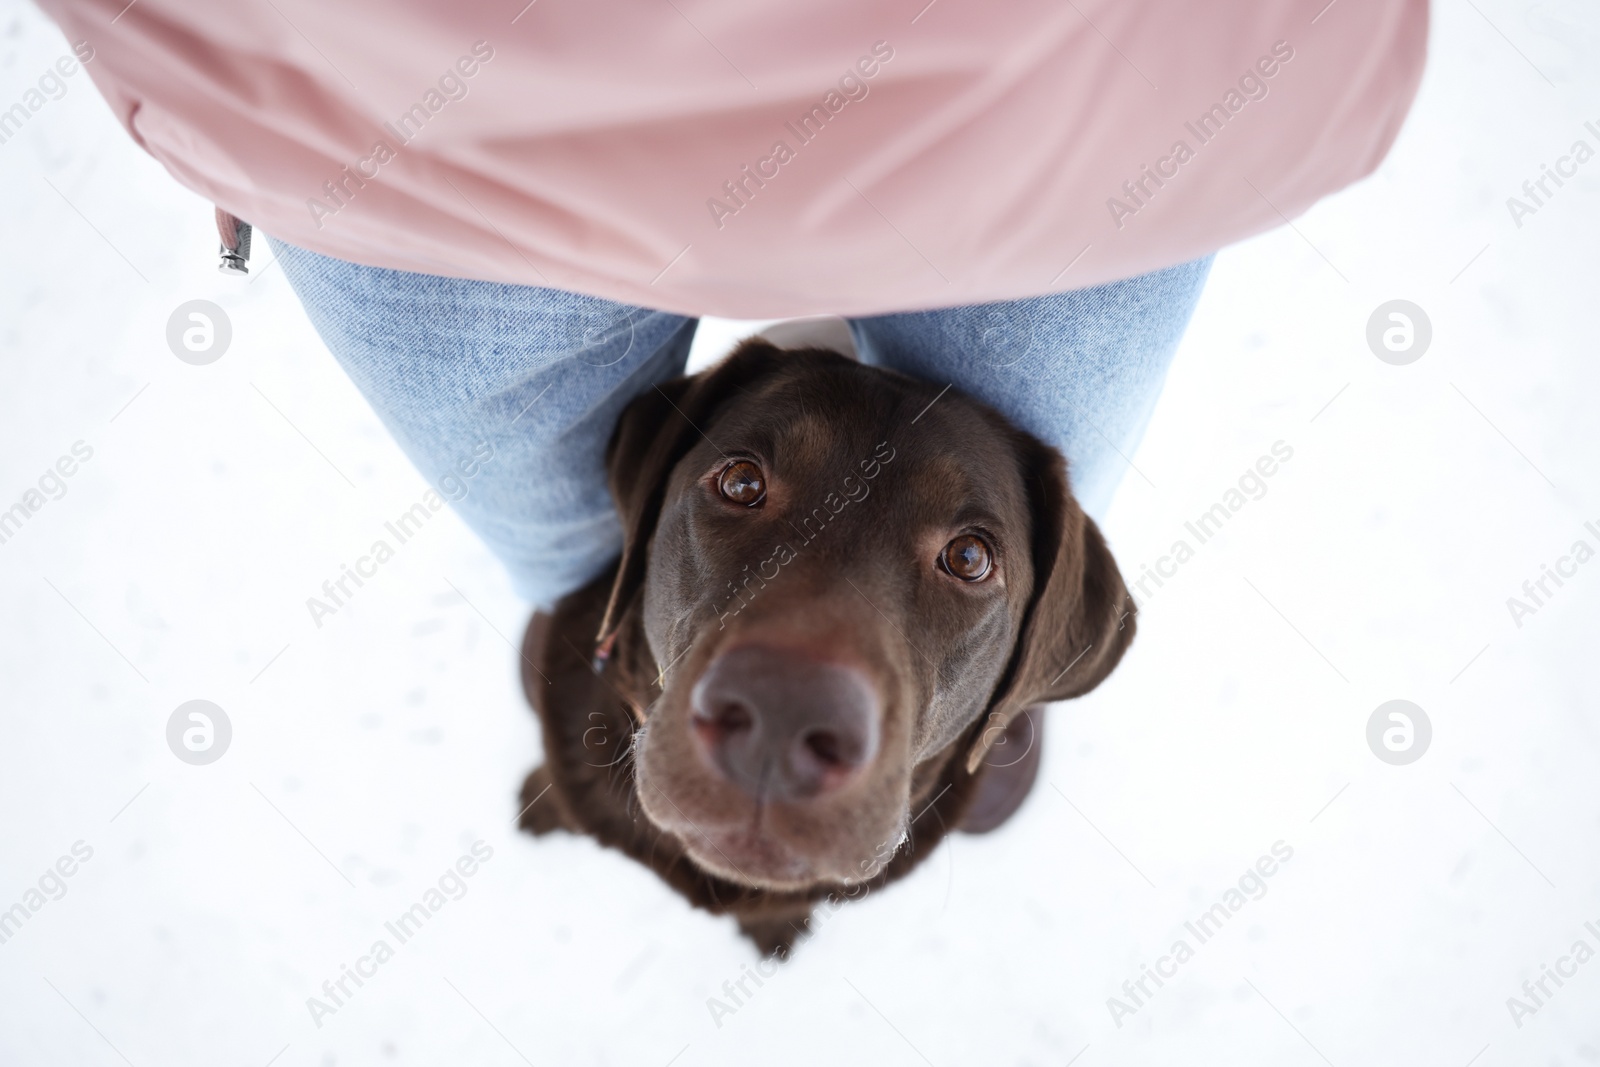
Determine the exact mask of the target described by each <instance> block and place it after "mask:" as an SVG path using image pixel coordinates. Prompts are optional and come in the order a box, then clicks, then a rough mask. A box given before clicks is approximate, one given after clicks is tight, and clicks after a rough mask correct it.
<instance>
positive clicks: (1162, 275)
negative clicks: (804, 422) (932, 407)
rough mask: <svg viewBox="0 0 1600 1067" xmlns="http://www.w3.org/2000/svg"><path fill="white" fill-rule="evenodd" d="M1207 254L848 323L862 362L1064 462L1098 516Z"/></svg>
mask: <svg viewBox="0 0 1600 1067" xmlns="http://www.w3.org/2000/svg"><path fill="white" fill-rule="evenodd" d="M1211 259H1212V257H1210V256H1207V257H1205V258H1204V259H1197V260H1195V261H1194V262H1192V263H1184V264H1181V265H1179V266H1176V267H1169V268H1167V269H1165V270H1158V271H1155V272H1154V273H1151V274H1145V275H1142V276H1140V277H1138V278H1129V279H1127V280H1125V281H1120V282H1111V283H1109V284H1107V285H1097V286H1094V287H1093V288H1090V289H1077V290H1074V291H1072V292H1068V293H1056V294H1053V295H1050V296H1041V297H1032V298H1029V299H1026V300H1010V301H1004V302H1000V303H994V304H977V305H973V306H969V307H958V308H940V309H935V310H932V311H915V312H905V313H901V314H895V315H879V316H875V317H872V318H862V319H855V320H852V321H851V323H850V326H851V330H852V332H853V333H854V334H855V338H856V347H857V349H858V350H859V352H860V355H861V360H862V362H864V363H871V364H875V365H877V366H883V367H889V368H891V369H894V370H898V371H902V372H904V373H906V374H910V375H914V376H916V377H918V378H922V379H925V380H927V381H931V382H939V383H944V382H949V383H951V384H953V385H954V386H955V387H956V388H957V389H960V390H962V391H964V392H966V393H967V394H968V395H969V396H974V397H977V398H978V399H979V400H982V401H984V402H985V403H987V404H989V405H990V406H991V407H993V408H995V409H997V410H998V411H1000V412H1001V413H1002V414H1004V415H1006V416H1007V417H1008V418H1010V419H1011V421H1012V422H1014V423H1016V424H1017V425H1018V426H1020V427H1021V428H1022V429H1024V430H1027V431H1028V432H1029V433H1032V434H1033V435H1034V436H1036V437H1038V438H1040V439H1041V440H1044V441H1047V442H1049V443H1050V444H1053V445H1055V446H1056V447H1057V448H1059V449H1060V450H1061V451H1062V453H1063V454H1064V455H1065V456H1066V457H1067V465H1068V473H1069V475H1070V477H1071V480H1072V489H1073V493H1074V494H1075V495H1076V496H1077V498H1078V502H1079V503H1080V504H1081V505H1082V506H1083V509H1084V510H1085V511H1086V512H1088V513H1089V515H1090V516H1091V517H1093V518H1094V519H1095V520H1097V521H1098V520H1100V519H1101V518H1103V517H1104V514H1105V509H1106V508H1107V507H1108V506H1109V505H1110V503H1111V496H1112V494H1113V492H1115V490H1116V488H1117V484H1118V483H1119V482H1120V481H1121V480H1122V476H1123V474H1124V473H1125V472H1126V470H1127V468H1128V466H1129V463H1130V460H1129V457H1131V456H1132V455H1133V451H1134V448H1135V447H1136V446H1137V445H1138V443H1139V439H1140V438H1141V437H1142V436H1144V429H1145V425H1146V424H1147V423H1148V422H1149V420H1150V413H1151V411H1152V410H1154V408H1155V404H1156V399H1157V398H1158V397H1159V396H1160V395H1161V385H1162V382H1163V381H1164V380H1165V379H1166V374H1167V367H1168V366H1169V365H1170V364H1171V362H1172V354H1173V352H1174V351H1175V350H1176V349H1177V347H1178V340H1179V338H1181V337H1182V336H1183V331H1184V328H1185V327H1186V326H1187V325H1188V323H1189V316H1190V314H1191V313H1192V312H1193V311H1194V306H1195V303H1196V301H1198V300H1199V298H1200V290H1201V288H1202V287H1203V286H1204V285H1205V279H1206V274H1207V272H1209V271H1210V269H1211Z"/></svg>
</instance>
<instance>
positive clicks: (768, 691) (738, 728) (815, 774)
mask: <svg viewBox="0 0 1600 1067" xmlns="http://www.w3.org/2000/svg"><path fill="white" fill-rule="evenodd" d="M690 710H691V712H692V714H693V724H694V733H695V737H696V739H697V741H698V742H699V744H700V745H701V747H702V751H703V752H704V753H705V754H706V755H707V756H708V757H709V759H710V761H711V763H712V765H713V766H714V767H716V768H717V770H718V771H720V772H721V773H722V774H723V776H724V777H726V778H727V779H728V780H729V781H731V782H733V783H734V784H735V785H737V786H739V787H740V788H741V789H743V790H744V791H745V792H747V793H749V794H750V795H751V796H754V797H757V798H760V799H768V800H779V801H802V800H809V799H811V798H813V797H816V796H818V795H820V794H822V793H826V792H829V791H831V790H834V789H838V788H839V787H841V786H843V785H844V784H845V783H846V782H848V781H850V780H851V779H852V778H853V777H854V776H855V774H856V772H858V771H859V770H861V769H862V768H863V767H865V766H866V765H867V764H869V763H871V762H872V758H873V757H874V756H876V755H877V753H878V735H879V719H880V718H881V717H882V716H881V713H880V708H879V706H878V696H877V692H876V691H875V690H874V688H873V686H872V683H871V682H870V681H869V680H868V678H867V676H866V675H865V674H864V673H862V672H861V671H859V670H857V669H856V668H854V667H848V666H845V665H844V664H842V663H836V662H829V661H819V660H812V659H806V658H804V657H802V656H799V655H797V654H796V653H794V652H791V651H788V650H785V649H778V648H771V647H767V646H763V645H744V646H742V647H739V648H736V649H733V650H731V651H729V652H725V653H723V654H721V655H719V656H717V657H716V658H715V659H714V660H712V661H711V665H710V666H709V667H708V668H707V669H706V672H705V674H704V675H702V676H701V678H700V680H699V681H698V682H697V683H695V687H694V691H693V693H692V694H691V695H690Z"/></svg>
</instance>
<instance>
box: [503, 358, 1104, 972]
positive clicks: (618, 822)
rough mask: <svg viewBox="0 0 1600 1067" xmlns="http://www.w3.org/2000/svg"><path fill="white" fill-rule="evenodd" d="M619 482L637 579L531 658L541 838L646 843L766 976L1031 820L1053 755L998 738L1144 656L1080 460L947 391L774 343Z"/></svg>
mask: <svg viewBox="0 0 1600 1067" xmlns="http://www.w3.org/2000/svg"><path fill="white" fill-rule="evenodd" d="M607 464H608V469H609V477H610V487H611V492H612V495H613V497H614V498H615V501H616V505H617V509H618V512H619V513H620V515H621V519H622V524H623V529H624V543H623V548H622V555H621V558H620V559H618V560H617V562H616V564H615V565H614V566H613V567H612V568H611V570H610V571H608V572H607V573H606V574H604V575H602V576H600V577H599V578H597V579H596V580H595V581H593V582H591V583H590V584H589V585H588V586H586V587H585V588H583V589H580V590H578V591H577V592H575V593H573V594H571V595H570V596H568V597H566V598H565V599H564V600H562V601H561V603H560V604H559V605H557V607H556V608H555V611H554V612H553V614H551V615H544V614H539V615H536V616H535V617H534V619H533V622H532V623H531V624H530V626H529V628H528V632H527V635H526V637H525V639H524V643H523V671H522V674H523V681H524V686H525V689H526V691H527V694H528V697H529V700H530V702H531V703H532V704H533V706H534V708H535V709H536V711H537V712H538V715H539V718H540V720H541V722H542V724H543V733H544V751H545V763H544V765H543V766H540V767H538V768H536V769H535V770H534V771H533V772H532V773H531V774H530V775H529V776H528V778H527V780H526V782H525V783H524V785H523V790H522V804H523V805H524V807H523V813H522V816H521V825H522V827H523V828H524V829H526V830H528V831H529V832H531V833H535V834H542V833H546V832H549V831H552V830H556V829H566V830H571V831H574V832H579V833H585V834H589V835H591V836H593V837H595V838H597V839H598V840H600V841H601V842H602V843H604V844H606V845H609V846H611V847H614V848H617V849H620V850H621V851H622V852H624V853H626V854H627V855H629V856H631V857H633V858H634V859H636V860H638V861H639V862H641V863H644V864H646V865H647V866H649V867H650V868H652V869H653V870H654V871H656V873H657V874H659V875H660V876H661V877H662V878H663V879H665V880H666V881H667V882H668V883H669V884H670V885H671V886H672V887H673V888H675V889H677V890H678V891H679V892H681V893H683V894H684V895H685V896H686V897H687V898H688V899H689V900H690V901H691V902H692V903H693V904H695V905H697V906H699V907H702V908H705V909H708V910H710V911H712V912H715V913H732V914H733V915H734V916H735V917H736V918H737V919H738V921H739V924H740V927H741V929H742V930H743V931H744V932H745V933H746V934H747V935H748V936H749V937H751V939H752V940H754V941H755V943H756V945H757V946H758V947H759V948H760V949H761V950H762V951H763V952H764V953H767V954H775V955H780V956H781V955H785V954H787V952H788V950H789V947H790V945H791V944H792V943H793V941H794V939H795V938H796V937H797V936H800V935H801V933H802V931H803V929H804V928H805V926H806V922H807V919H808V916H809V915H810V913H811V911H812V908H813V905H814V904H815V903H816V902H818V901H819V900H821V899H822V898H824V897H831V898H833V899H834V900H837V899H839V898H840V897H841V896H856V895H859V894H861V893H862V892H865V891H870V890H871V889H874V888H876V887H879V886H882V885H884V884H886V883H888V882H890V881H893V880H894V879H897V878H899V877H901V876H902V875H904V874H906V873H907V872H908V871H910V870H911V869H912V868H913V867H915V866H916V865H917V863H918V862H920V860H921V859H922V858H923V857H925V856H927V855H928V853H929V852H930V851H931V850H932V848H933V846H934V845H935V844H936V843H937V842H938V841H939V840H940V839H941V838H942V837H943V835H944V833H945V832H946V830H947V829H949V828H953V827H959V828H962V829H969V830H983V829H988V828H990V827H992V826H994V825H997V824H998V823H999V822H1001V821H1003V820H1004V818H1005V816H1006V815H1008V814H1009V813H1010V810H1012V809H1014V808H1015V807H1016V806H1017V805H1019V804H1020V803H1021V801H1022V799H1023V797H1024V796H1025V795H1026V792H1027V789H1028V786H1030V785H1031V783H1032V778H1033V775H1034V774H1035V772H1036V769H1037V752H1036V750H1035V749H1033V747H1032V746H1031V744H1029V748H1030V751H1029V752H1028V753H1027V754H1025V756H1024V757H1022V758H1017V757H1014V756H1012V757H1008V758H1006V759H996V758H994V751H995V746H997V745H1006V744H1009V745H1011V746H1012V748H1013V750H1014V749H1015V748H1020V747H1023V745H1024V744H1026V743H1029V742H1031V738H1027V739H1025V737H1024V735H1021V734H1019V731H1018V724H1019V723H1020V721H1021V719H1020V718H1019V714H1020V713H1022V712H1023V711H1025V710H1026V709H1029V708H1030V707H1031V706H1032V705H1035V704H1038V703H1040V702H1043V701H1052V700H1066V699H1068V698H1071V697H1076V696H1079V695H1081V694H1083V693H1087V692H1088V691H1089V690H1091V689H1093V688H1094V687H1095V686H1096V685H1098V684H1099V683H1100V682H1101V680H1102V679H1104V678H1105V677H1106V676H1107V675H1108V674H1109V673H1110V672H1111V670H1112V668H1114V667H1115V666H1116V664H1117V661H1118V660H1119V659H1120V658H1121V657H1122V654H1123V651H1124V650H1125V649H1126V648H1127V646H1128V643H1129V641H1131V640H1132V638H1133V633H1134V619H1133V614H1132V613H1133V602H1132V600H1131V598H1129V596H1128V595H1127V591H1126V589H1125V588H1124V586H1123V583H1122V578H1121V575H1120V574H1119V573H1118V571H1117V566H1116V563H1115V561H1113V559H1112V558H1111V553H1110V552H1109V551H1108V550H1107V548H1106V545H1105V542H1104V540H1103V539H1102V538H1101V536H1100V532H1099V530H1098V529H1097V528H1096V527H1095V524H1094V523H1093V522H1092V521H1091V520H1090V519H1088V518H1087V517H1086V516H1085V515H1084V514H1083V512H1082V511H1081V510H1080V509H1079V507H1078V504H1077V502H1076V501H1075V500H1074V499H1073V497H1072V495H1071V493H1070V492H1069V490H1068V486H1067V477H1066V470H1065V466H1064V463H1063V460H1062V457H1061V455H1060V454H1059V453H1058V452H1057V451H1055V450H1054V449H1053V448H1051V447H1049V446H1047V445H1045V444H1043V443H1042V442H1040V441H1038V440H1037V439H1035V438H1033V437H1031V436H1029V435H1028V434H1025V433H1022V432H1021V431H1019V430H1017V429H1015V428H1014V427H1012V426H1011V425H1010V424H1008V423H1007V422H1006V420H1005V419H1004V418H1002V417H1001V416H1000V415H999V414H997V413H996V412H994V411H992V410H991V409H989V408H987V407H985V406H983V405H982V404H979V403H977V402H976V401H973V400H971V399H968V398H966V397H963V396H960V395H958V394H956V393H955V392H954V391H949V390H941V389H940V388H939V387H938V386H936V385H930V384H928V383H925V382H921V381H917V380H914V379H912V378H909V377H906V376H904V375H901V374H896V373H893V372H890V371H886V370H882V369H879V368H874V367H867V366H863V365H861V364H859V363H856V362H854V361H852V360H850V359H847V358H845V357H843V356H840V355H838V354H835V353H832V352H826V351H822V350H817V349H803V350H799V351H780V350H779V349H777V348H774V347H773V346H772V345H771V344H769V343H767V342H765V341H763V340H760V339H752V340H750V341H746V342H745V343H744V344H742V345H741V346H740V347H739V348H738V349H736V350H735V351H734V352H733V353H732V355H730V356H729V357H728V358H727V359H726V360H724V361H723V362H722V363H721V364H720V365H718V366H716V367H714V368H712V369H711V370H708V371H705V372H704V373H701V374H698V375H694V376H690V377H684V378H679V379H676V380H674V381H671V382H668V383H666V384H664V385H662V386H660V387H659V388H658V389H656V390H653V391H651V392H649V393H646V394H644V395H642V396H641V397H639V398H638V399H636V400H635V401H634V402H633V403H632V404H631V405H630V406H629V407H628V408H627V410H626V411H625V412H624V414H623V416H622V418H621V420H620V422H619V423H618V426H617V429H616V432H615V434H614V436H613V438H612V441H611V445H610V448H609V451H608V455H607ZM1034 718H1037V716H1034ZM1030 726H1031V724H1030Z"/></svg>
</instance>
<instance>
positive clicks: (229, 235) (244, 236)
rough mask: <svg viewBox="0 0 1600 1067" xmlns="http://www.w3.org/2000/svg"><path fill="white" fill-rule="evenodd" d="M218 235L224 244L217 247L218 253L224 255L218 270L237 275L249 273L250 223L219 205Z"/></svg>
mask: <svg viewBox="0 0 1600 1067" xmlns="http://www.w3.org/2000/svg"><path fill="white" fill-rule="evenodd" d="M217 236H218V237H219V238H221V240H222V244H221V245H220V246H219V247H218V248H217V254H218V255H220V256H221V257H222V262H220V263H218V264H217V270H218V271H219V272H221V273H223V274H231V275H234V276H235V277H242V276H243V275H246V274H249V273H250V224H249V223H248V222H245V221H244V220H243V219H237V218H234V217H233V216H232V215H230V214H228V213H227V212H226V211H224V210H222V209H221V208H220V207H219V208H217Z"/></svg>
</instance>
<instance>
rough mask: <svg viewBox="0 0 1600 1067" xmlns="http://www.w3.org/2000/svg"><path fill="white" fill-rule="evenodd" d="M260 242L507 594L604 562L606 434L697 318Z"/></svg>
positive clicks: (662, 372) (679, 366)
mask: <svg viewBox="0 0 1600 1067" xmlns="http://www.w3.org/2000/svg"><path fill="white" fill-rule="evenodd" d="M272 247H273V251H274V252H276V253H277V256H278V262H279V265H280V266H282V267H283V271H284V273H285V274H286V275H287V276H288V278H289V281H290V284H292V285H293V286H294V290H295V293H296V294H297V295H298V296H299V298H300V301H301V303H302V304H303V305H305V309H306V313H307V314H308V315H309V316H310V318H311V322H312V324H313V325H314V326H315V327H316V329H317V332H318V333H319V334H321V335H322V339H323V341H324V342H325V343H326V344H327V346H328V348H329V350H331V351H332V352H333V355H334V358H336V359H337V360H338V361H339V363H340V365H341V366H343V367H344V369H345V372H346V373H348V374H349V375H350V378H351V380H353V381H354V382H355V384H356V386H357V388H359V389H360V390H361V392H362V393H363V394H365V396H366V398H367V401H368V402H369V403H370V404H371V405H372V407H373V409H374V410H375V411H376V412H377V413H378V417H379V418H380V419H382V420H383V423H384V425H385V426H386V427H388V429H389V432H390V433H391V434H393V436H394V438H395V440H396V441H397V442H398V443H399V445H400V447H401V448H402V449H403V450H404V451H405V453H406V455H407V456H409V457H410V459H411V461H412V462H413V463H414V464H416V466H417V469H418V470H420V471H421V472H422V474H423V476H424V477H425V478H427V479H428V480H429V481H430V482H432V483H433V484H434V486H435V487H437V488H438V491H439V494H440V495H441V496H443V497H445V498H446V499H449V500H450V501H451V502H452V504H453V505H454V507H455V509H456V510H457V512H459V513H460V515H461V516H462V518H463V519H465V520H466V522H467V524H468V525H469V526H470V527H471V528H472V529H473V530H474V531H475V532H476V533H477V534H478V536H479V537H481V538H482V539H483V540H484V542H485V543H486V544H487V545H488V546H489V548H490V549H491V550H492V551H493V552H494V553H495V555H496V556H498V557H499V558H500V560H501V561H502V562H503V563H504V564H505V565H506V568H507V569H508V570H509V571H510V573H511V578H512V583H513V586H514V587H515V589H516V590H517V592H518V593H519V594H521V595H522V596H524V597H526V598H528V599H529V600H531V601H533V602H534V603H535V604H537V605H539V606H541V607H548V606H550V605H552V604H553V603H554V602H555V601H556V600H558V599H559V598H560V597H562V596H563V595H565V594H566V593H568V592H571V591H572V590H573V589H576V588H578V587H580V586H581V585H583V584H584V583H585V582H587V581H589V580H590V579H591V578H593V577H594V576H595V575H596V574H599V573H600V572H601V571H602V570H604V569H605V567H606V566H607V565H608V564H609V563H610V562H611V560H612V559H613V558H614V557H615V556H616V554H617V553H618V552H619V551H620V550H621V547H622V530H621V526H620V525H619V523H618V521H617V517H616V513H615V511H614V510H613V507H612V502H611V496H610V493H609V491H608V490H607V487H606V472H605V448H606V442H607V441H608V440H609V439H610V436H611V431H612V429H613V428H614V427H615V426H616V423H617V418H618V417H619V416H620V415H621V413H622V409H623V407H625V406H626V405H627V403H628V401H629V400H631V399H633V398H634V397H635V396H637V395H638V394H639V393H641V392H643V391H645V390H647V389H649V388H651V386H653V385H655V384H656V383H657V382H661V381H665V380H666V379H668V378H671V377H673V376H675V375H678V374H681V373H682V372H683V366H684V361H685V360H686V359H687V358H688V355H689V345H690V343H691V342H692V341H693V339H694V331H695V327H696V325H697V322H698V320H696V319H692V318H685V317H684V316H681V315H673V314H668V313H666V312H661V311H652V310H650V309H648V308H638V307H630V306H628V305H626V304H618V303H614V302H612V301H609V300H599V299H595V298H593V297H587V296H581V295H579V294H577V293H568V292H564V291H562V290H558V289H543V288H538V287H535V286H521V285H502V284H498V283H493V282H481V281H470V280H465V279H459V278H442V277H435V276H433V275H428V274H413V273H409V272H405V271H394V270H382V269H379V268H375V267H364V266H360V265H358V264H354V263H346V262H343V261H341V260H336V259H329V258H328V257H326V256H321V255H317V254H316V253H313V252H307V251H305V250H304V249H300V248H296V247H294V246H291V245H287V244H284V243H283V242H282V241H277V240H274V241H273V242H272ZM491 450H492V458H490V459H489V460H488V461H486V462H483V461H482V456H483V454H484V453H485V452H486V451H491ZM468 470H472V471H473V473H472V474H471V475H470V476H466V474H465V472H467V471H468Z"/></svg>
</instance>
